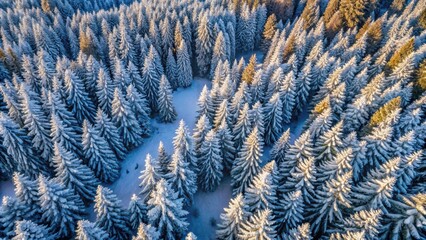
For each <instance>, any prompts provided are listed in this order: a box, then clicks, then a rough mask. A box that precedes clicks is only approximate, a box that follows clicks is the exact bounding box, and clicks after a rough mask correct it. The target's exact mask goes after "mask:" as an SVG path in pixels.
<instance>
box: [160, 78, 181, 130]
mask: <svg viewBox="0 0 426 240" xmlns="http://www.w3.org/2000/svg"><path fill="white" fill-rule="evenodd" d="M158 111H159V114H160V118H161V121H163V122H173V121H174V120H175V119H176V115H177V113H176V110H175V107H174V106H173V97H172V89H171V88H170V84H169V81H168V80H167V78H166V76H165V75H163V76H161V80H160V87H159V88H158Z"/></svg>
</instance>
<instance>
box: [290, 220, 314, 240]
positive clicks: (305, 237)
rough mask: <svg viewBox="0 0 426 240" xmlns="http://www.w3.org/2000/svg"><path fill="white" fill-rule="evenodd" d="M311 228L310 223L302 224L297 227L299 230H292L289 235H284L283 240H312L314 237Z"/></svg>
mask: <svg viewBox="0 0 426 240" xmlns="http://www.w3.org/2000/svg"><path fill="white" fill-rule="evenodd" d="M310 227H311V226H310V225H309V223H304V224H301V225H299V226H297V228H293V229H291V230H290V231H289V233H288V235H284V236H283V240H291V239H297V240H311V239H312V236H311V229H310Z"/></svg>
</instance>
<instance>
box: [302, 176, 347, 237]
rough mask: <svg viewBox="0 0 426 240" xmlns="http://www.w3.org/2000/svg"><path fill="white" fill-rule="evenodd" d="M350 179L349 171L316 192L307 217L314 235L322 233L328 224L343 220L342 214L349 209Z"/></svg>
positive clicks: (327, 182)
mask: <svg viewBox="0 0 426 240" xmlns="http://www.w3.org/2000/svg"><path fill="white" fill-rule="evenodd" d="M351 178H352V172H351V171H349V172H347V173H345V174H343V175H339V176H337V178H335V179H331V180H329V181H326V182H325V183H324V184H323V186H322V187H321V188H320V190H318V191H317V192H316V196H315V197H316V198H315V201H314V203H313V204H312V206H311V208H310V213H311V215H310V216H309V219H310V220H311V221H312V227H313V232H314V233H315V234H321V233H324V232H326V231H327V229H329V227H330V224H332V223H333V222H335V221H342V220H343V212H344V211H345V209H346V208H350V207H351V201H350V199H349V193H350V186H351Z"/></svg>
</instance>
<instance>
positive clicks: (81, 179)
mask: <svg viewBox="0 0 426 240" xmlns="http://www.w3.org/2000/svg"><path fill="white" fill-rule="evenodd" d="M52 161H53V165H54V167H55V177H56V179H57V180H58V181H59V182H60V183H61V184H63V185H64V186H66V187H68V188H70V189H73V190H74V191H75V193H77V194H79V195H80V197H81V198H82V199H83V200H85V201H91V200H93V197H94V196H95V193H96V186H97V185H98V184H99V181H98V179H97V178H96V177H95V176H94V174H93V172H92V170H90V168H88V167H87V166H86V165H84V164H83V161H82V160H81V159H80V158H78V157H77V156H76V155H75V154H73V153H72V152H70V151H67V150H66V149H65V148H64V147H63V146H61V145H60V144H59V143H57V142H56V143H55V144H54V148H53V159H52Z"/></svg>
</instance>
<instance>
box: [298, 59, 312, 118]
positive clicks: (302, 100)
mask: <svg viewBox="0 0 426 240" xmlns="http://www.w3.org/2000/svg"><path fill="white" fill-rule="evenodd" d="M312 78H313V75H312V64H311V63H308V64H306V65H305V66H304V67H303V69H302V70H301V72H300V73H299V77H298V78H297V80H296V84H295V85H296V106H295V111H296V113H297V114H298V113H300V112H302V111H303V109H304V107H305V105H306V103H307V102H308V98H309V94H310V91H311V88H312V87H311V85H312ZM297 114H296V115H297Z"/></svg>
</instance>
